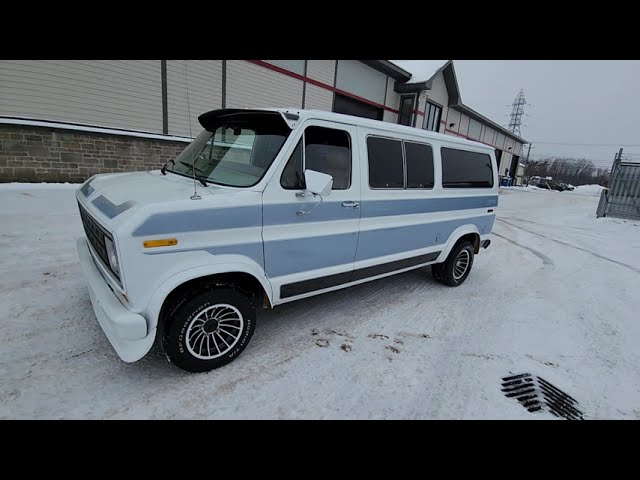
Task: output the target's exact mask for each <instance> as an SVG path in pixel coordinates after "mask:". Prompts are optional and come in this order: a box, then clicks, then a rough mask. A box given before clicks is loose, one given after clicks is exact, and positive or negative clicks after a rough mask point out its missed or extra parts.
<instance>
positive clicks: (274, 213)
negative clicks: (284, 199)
mask: <svg viewBox="0 0 640 480" xmlns="http://www.w3.org/2000/svg"><path fill="white" fill-rule="evenodd" d="M316 203H317V201H313V202H297V203H279V204H268V205H265V206H264V217H263V221H264V225H265V226H272V225H286V224H289V223H291V224H297V223H307V222H330V221H333V220H357V219H359V218H360V211H359V210H358V209H357V208H345V207H343V206H342V201H340V202H331V201H328V200H323V201H322V203H321V204H319V205H318V206H317V207H316V208H315V209H314V210H313V212H312V213H309V214H306V215H298V214H297V212H299V211H301V210H302V211H308V210H311V209H312V208H314V206H315V205H316Z"/></svg>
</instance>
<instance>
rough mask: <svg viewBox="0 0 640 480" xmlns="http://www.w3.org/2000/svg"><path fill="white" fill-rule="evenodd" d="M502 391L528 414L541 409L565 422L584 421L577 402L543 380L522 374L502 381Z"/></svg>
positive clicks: (528, 374)
mask: <svg viewBox="0 0 640 480" xmlns="http://www.w3.org/2000/svg"><path fill="white" fill-rule="evenodd" d="M502 391H503V392H504V394H505V396H506V397H508V398H515V399H516V400H518V401H519V402H520V404H521V405H522V406H523V407H524V408H526V409H527V410H528V411H530V412H537V411H539V410H542V409H546V410H548V411H550V412H551V413H552V414H553V415H555V416H556V417H563V418H566V419H567V420H584V418H583V416H584V414H583V413H582V412H581V411H580V410H578V408H577V406H578V401H577V400H576V399H575V398H573V397H571V396H569V395H567V394H566V393H564V392H563V391H562V390H560V389H559V388H557V387H554V386H553V385H551V384H550V383H549V382H547V381H546V380H545V379H544V378H542V377H538V376H535V375H531V374H530V373H522V374H519V375H512V376H509V377H504V378H503V379H502Z"/></svg>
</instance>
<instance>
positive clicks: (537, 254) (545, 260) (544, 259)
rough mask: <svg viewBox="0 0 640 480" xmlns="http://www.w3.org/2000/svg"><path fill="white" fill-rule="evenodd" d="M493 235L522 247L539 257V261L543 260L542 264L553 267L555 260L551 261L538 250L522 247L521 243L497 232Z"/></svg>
mask: <svg viewBox="0 0 640 480" xmlns="http://www.w3.org/2000/svg"><path fill="white" fill-rule="evenodd" d="M491 233H492V235H495V236H496V237H500V238H502V239H503V240H506V241H507V242H509V243H513V244H514V245H515V246H517V247H520V248H524V249H525V250H527V251H529V252H531V253H533V254H534V255H535V256H536V257H538V258H539V259H541V260H542V263H543V264H544V265H553V264H554V263H553V260H551V259H550V258H549V257H547V256H546V255H545V254H544V253H541V252H539V251H538V250H535V249H533V248H531V247H527V246H525V245H522V244H521V243H518V242H516V241H515V240H511V239H510V238H507V237H505V236H504V235H500V234H499V233H496V232H491Z"/></svg>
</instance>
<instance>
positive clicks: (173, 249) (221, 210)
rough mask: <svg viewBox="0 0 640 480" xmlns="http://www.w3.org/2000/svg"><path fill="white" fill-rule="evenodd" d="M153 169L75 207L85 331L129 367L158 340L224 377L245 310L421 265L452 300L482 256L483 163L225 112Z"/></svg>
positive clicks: (463, 149) (467, 145) (429, 139)
mask: <svg viewBox="0 0 640 480" xmlns="http://www.w3.org/2000/svg"><path fill="white" fill-rule="evenodd" d="M199 120H200V123H201V124H202V126H203V127H204V129H205V130H204V131H203V132H202V133H201V134H200V135H199V136H198V137H197V138H196V139H195V140H194V141H193V142H192V143H191V144H190V145H189V146H188V147H187V148H186V149H185V150H184V151H183V152H182V153H181V154H180V155H179V156H178V157H177V158H176V159H175V160H174V161H170V162H168V164H167V165H165V166H164V167H163V168H162V169H160V170H154V171H149V172H135V173H119V174H105V175H96V176H94V177H92V178H90V179H89V180H87V181H86V182H85V183H84V184H83V185H82V187H81V188H80V189H79V190H78V192H77V193H76V198H77V200H78V205H79V208H80V214H81V219H82V223H83V225H84V229H85V232H86V238H81V239H79V240H78V242H77V248H78V253H79V256H80V261H81V264H82V266H83V270H84V272H85V275H86V278H87V281H88V285H89V292H90V295H91V301H92V304H93V308H94V310H95V313H96V316H97V318H98V321H99V322H100V325H101V326H102V328H103V330H104V332H105V333H106V335H107V337H108V338H109V341H110V342H111V344H112V345H113V347H114V348H115V350H116V352H117V353H118V355H119V356H120V358H122V360H124V361H125V362H134V361H136V360H139V359H140V358H142V357H143V356H144V355H146V353H147V352H148V351H149V350H150V348H151V347H152V345H153V343H154V341H155V340H156V339H157V340H158V343H159V345H160V346H161V348H162V349H163V351H164V352H165V353H166V355H167V357H168V358H169V360H170V361H171V362H173V363H174V364H176V365H177V366H179V367H181V368H183V369H185V370H188V371H192V372H201V371H207V370H211V369H213V368H217V367H220V366H222V365H225V364H226V363H229V362H230V361H231V360H233V359H234V358H236V357H237V356H238V355H239V354H240V353H241V352H242V351H243V350H244V348H245V347H246V346H247V344H248V343H249V340H250V338H251V336H252V335H253V331H254V327H255V321H256V310H257V309H259V308H273V307H274V306H276V305H279V304H282V303H286V302H291V301H294V300H299V299H301V298H306V297H309V296H312V295H318V294H320V293H325V292H330V291H333V290H337V289H341V288H345V287H349V286H352V285H356V284H359V283H363V282H367V281H369V280H375V279H378V278H381V277H385V276H387V275H392V274H395V273H401V272H405V271H408V270H411V269H415V268H419V267H423V266H425V265H431V271H432V272H433V276H434V277H435V278H436V279H437V280H439V281H441V282H442V283H444V284H446V285H449V286H458V285H460V284H461V283H463V282H464V281H465V279H466V278H467V276H468V275H469V272H470V270H471V266H472V265H473V257H474V254H477V253H478V252H479V251H480V248H481V247H484V248H486V247H487V246H488V245H489V243H490V241H489V234H490V233H491V229H492V227H493V222H494V219H495V209H496V206H497V204H498V175H497V168H496V160H495V156H494V149H493V148H491V147H488V146H486V145H483V144H481V143H475V142H471V141H468V140H463V139H460V138H456V137H452V136H448V135H443V134H439V133H434V132H429V131H425V130H420V129H417V128H411V127H406V126H402V125H395V124H391V123H386V122H381V121H377V120H368V119H364V118H359V117H352V116H347V115H341V114H336V113H329V112H321V111H309V110H295V109H252V110H250V109H222V110H214V111H211V112H208V113H205V114H203V115H201V116H200V117H199Z"/></svg>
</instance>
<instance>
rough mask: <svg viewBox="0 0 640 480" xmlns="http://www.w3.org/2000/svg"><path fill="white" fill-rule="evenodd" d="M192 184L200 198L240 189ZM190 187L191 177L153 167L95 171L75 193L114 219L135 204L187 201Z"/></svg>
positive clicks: (233, 192)
mask: <svg viewBox="0 0 640 480" xmlns="http://www.w3.org/2000/svg"><path fill="white" fill-rule="evenodd" d="M195 188H196V189H197V192H198V194H199V195H200V196H201V197H202V198H203V199H207V198H209V199H210V201H211V200H212V197H213V196H215V197H218V198H219V199H220V200H222V199H223V198H225V199H226V198H228V197H229V196H236V195H238V194H242V193H243V192H242V191H240V190H235V189H229V188H220V187H217V186H215V185H212V184H209V185H208V186H207V187H204V186H203V185H201V184H200V183H199V182H198V183H197V184H196V187H195ZM243 190H246V189H243ZM193 191H194V185H193V180H192V179H190V178H187V177H183V176H181V175H176V174H173V173H167V174H166V175H162V173H161V172H160V170H154V171H149V172H131V173H115V174H100V175H96V176H94V177H92V178H90V179H89V180H88V181H87V182H85V183H84V184H83V186H82V187H81V188H80V189H79V191H78V197H79V198H82V197H84V198H83V200H84V202H85V203H87V204H89V205H90V206H91V208H92V209H93V208H95V209H96V210H98V211H99V212H100V213H102V214H103V215H105V216H106V217H107V218H108V219H115V218H116V217H118V216H119V215H120V214H122V213H123V212H126V211H129V210H135V207H137V206H143V205H144V206H148V205H151V204H157V203H167V202H173V201H180V200H187V201H188V200H189V199H190V197H191V196H192V195H193ZM128 213H129V212H128Z"/></svg>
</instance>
